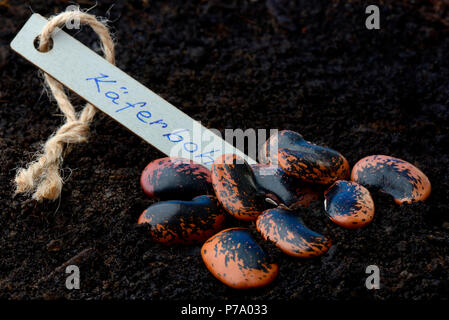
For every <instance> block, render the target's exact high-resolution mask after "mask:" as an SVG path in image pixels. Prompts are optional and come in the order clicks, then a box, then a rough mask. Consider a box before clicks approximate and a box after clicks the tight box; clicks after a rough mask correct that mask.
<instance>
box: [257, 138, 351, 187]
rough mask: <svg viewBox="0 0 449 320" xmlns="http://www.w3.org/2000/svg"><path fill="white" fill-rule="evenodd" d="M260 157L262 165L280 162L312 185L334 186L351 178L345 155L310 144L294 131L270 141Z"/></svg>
mask: <svg viewBox="0 0 449 320" xmlns="http://www.w3.org/2000/svg"><path fill="white" fill-rule="evenodd" d="M276 147H277V150H278V151H277V153H276V152H275V150H276ZM259 157H260V158H261V159H262V162H269V163H276V161H277V162H278V163H279V165H280V166H281V168H282V169H283V170H284V171H285V172H286V173H287V174H290V175H293V176H295V177H298V178H300V179H301V180H303V181H305V182H308V183H316V184H331V183H333V182H335V181H337V180H340V179H346V178H347V177H348V176H349V164H348V161H347V160H346V158H345V157H344V156H343V155H341V154H340V153H338V152H337V151H335V150H333V149H330V148H326V147H322V146H318V145H315V144H313V143H310V142H308V141H306V140H304V138H303V137H302V135H300V134H299V133H297V132H294V131H290V130H283V131H280V132H279V133H278V134H277V135H276V136H275V137H273V136H272V137H270V139H269V140H267V142H266V143H265V145H264V146H263V148H262V152H261V153H260V154H259Z"/></svg>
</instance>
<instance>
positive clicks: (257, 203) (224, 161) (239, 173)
mask: <svg viewBox="0 0 449 320" xmlns="http://www.w3.org/2000/svg"><path fill="white" fill-rule="evenodd" d="M211 172H212V185H213V188H214V190H215V194H216V196H217V199H218V200H219V201H220V203H221V205H222V206H223V207H224V208H225V209H226V211H228V212H229V213H230V214H231V215H233V216H234V217H235V218H237V219H240V220H247V221H249V220H256V219H257V216H258V215H259V214H261V213H262V211H264V210H266V209H268V208H270V207H272V205H269V204H268V203H267V202H266V201H265V199H266V198H267V197H268V198H274V197H275V196H274V195H273V194H270V192H269V191H268V190H265V189H263V188H262V187H261V186H260V185H259V184H258V183H257V182H256V179H255V177H254V173H253V171H252V169H251V167H250V166H249V165H248V163H246V162H245V161H244V160H243V159H242V158H241V157H239V156H237V155H235V154H224V155H222V156H221V157H219V158H218V159H216V160H215V162H214V164H213V165H212V169H211Z"/></svg>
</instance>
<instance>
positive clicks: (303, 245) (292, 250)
mask: <svg viewBox="0 0 449 320" xmlns="http://www.w3.org/2000/svg"><path fill="white" fill-rule="evenodd" d="M256 225H257V230H258V231H259V232H260V233H261V234H262V236H263V237H264V238H265V239H266V240H269V241H272V242H273V243H274V244H276V246H277V247H278V248H279V249H281V250H282V251H283V252H284V253H286V254H288V255H290V256H294V257H301V258H310V257H315V256H319V255H322V254H323V253H325V252H327V251H328V250H329V248H330V247H331V245H332V242H331V240H330V239H328V238H326V237H325V236H323V235H321V234H319V233H316V232H314V231H312V230H310V229H309V228H307V227H306V226H305V225H304V223H303V221H302V219H301V218H300V217H299V216H298V215H297V213H295V212H292V211H290V210H285V209H281V208H276V209H269V210H267V211H265V212H264V213H262V214H261V215H260V216H259V218H258V219H257V222H256Z"/></svg>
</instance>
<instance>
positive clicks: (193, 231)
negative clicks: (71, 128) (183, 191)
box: [138, 195, 225, 244]
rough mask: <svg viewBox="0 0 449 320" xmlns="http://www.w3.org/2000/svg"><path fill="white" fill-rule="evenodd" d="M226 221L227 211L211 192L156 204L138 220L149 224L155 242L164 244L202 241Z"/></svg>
mask: <svg viewBox="0 0 449 320" xmlns="http://www.w3.org/2000/svg"><path fill="white" fill-rule="evenodd" d="M224 222H225V211H224V210H223V209H222V208H221V207H220V204H219V203H218V201H217V199H216V198H215V197H214V196H209V195H204V196H198V197H196V198H194V199H193V200H192V201H182V200H169V201H162V202H158V203H155V204H153V205H151V206H150V207H148V208H147V209H146V210H145V211H144V212H143V213H142V215H141V216H140V218H139V220H138V223H139V224H143V223H146V224H148V225H149V227H150V235H151V238H152V239H153V240H154V241H155V242H159V243H164V244H192V243H202V242H204V241H205V240H207V239H208V238H209V237H211V236H212V235H214V234H215V233H217V232H218V231H220V230H221V229H223V225H224Z"/></svg>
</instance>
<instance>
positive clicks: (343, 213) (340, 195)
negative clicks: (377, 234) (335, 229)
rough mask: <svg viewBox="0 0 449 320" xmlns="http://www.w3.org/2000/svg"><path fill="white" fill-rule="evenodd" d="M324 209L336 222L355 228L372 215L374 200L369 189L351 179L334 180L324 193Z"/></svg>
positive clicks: (368, 219) (362, 225)
mask: <svg viewBox="0 0 449 320" xmlns="http://www.w3.org/2000/svg"><path fill="white" fill-rule="evenodd" d="M324 198H325V200H324V210H326V212H327V214H328V216H329V218H330V219H331V220H332V221H333V222H335V223H336V224H338V225H340V226H342V227H345V228H348V229H357V228H361V227H364V226H366V225H367V224H369V223H370V222H371V220H373V217H374V202H373V198H372V197H371V194H370V193H369V191H368V190H367V189H366V188H365V187H363V186H361V185H360V184H358V183H356V182H353V181H343V180H339V181H336V182H335V183H334V184H333V185H332V186H331V187H330V188H329V189H328V190H326V192H325V193H324Z"/></svg>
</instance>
